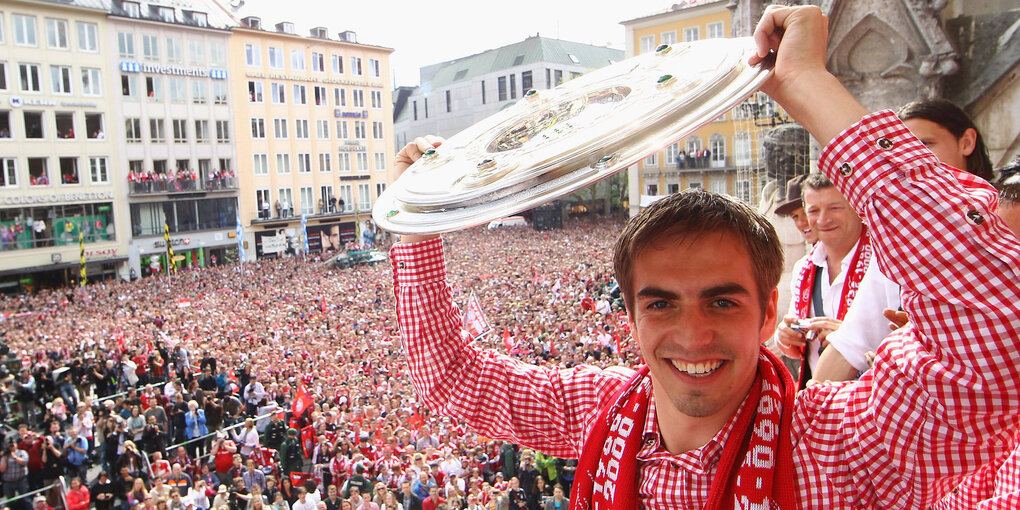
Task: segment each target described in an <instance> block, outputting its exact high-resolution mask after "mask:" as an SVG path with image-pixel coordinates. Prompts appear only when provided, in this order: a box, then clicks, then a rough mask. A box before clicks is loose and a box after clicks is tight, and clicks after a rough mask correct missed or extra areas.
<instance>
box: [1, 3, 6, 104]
mask: <svg viewBox="0 0 1020 510" xmlns="http://www.w3.org/2000/svg"><path fill="white" fill-rule="evenodd" d="M3 21H4V20H3V17H0V23H3ZM0 90H7V62H0Z"/></svg>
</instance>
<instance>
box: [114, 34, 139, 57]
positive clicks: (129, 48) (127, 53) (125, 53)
mask: <svg viewBox="0 0 1020 510" xmlns="http://www.w3.org/2000/svg"><path fill="white" fill-rule="evenodd" d="M117 50H118V51H119V52H120V58H135V36H134V34H132V33H130V32H117Z"/></svg>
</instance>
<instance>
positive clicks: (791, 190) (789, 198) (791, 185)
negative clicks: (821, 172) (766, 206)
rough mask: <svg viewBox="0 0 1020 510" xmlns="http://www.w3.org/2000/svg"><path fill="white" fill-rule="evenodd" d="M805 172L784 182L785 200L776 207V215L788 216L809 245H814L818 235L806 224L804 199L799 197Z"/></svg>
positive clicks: (805, 175)
mask: <svg viewBox="0 0 1020 510" xmlns="http://www.w3.org/2000/svg"><path fill="white" fill-rule="evenodd" d="M806 178H807V174H803V175H798V176H796V177H794V178H792V179H790V180H789V181H787V182H786V201H785V202H783V203H782V204H779V206H778V207H776V211H775V213H776V215H777V216H783V217H789V218H790V219H792V220H793V223H794V225H796V226H797V231H798V232H800V235H801V236H803V237H804V241H806V242H807V243H808V244H809V245H812V246H814V244H815V243H817V242H818V235H817V234H815V233H814V231H813V230H811V225H810V224H808V219H807V215H806V214H804V200H803V198H801V191H802V190H801V185H802V184H803V183H804V179H806Z"/></svg>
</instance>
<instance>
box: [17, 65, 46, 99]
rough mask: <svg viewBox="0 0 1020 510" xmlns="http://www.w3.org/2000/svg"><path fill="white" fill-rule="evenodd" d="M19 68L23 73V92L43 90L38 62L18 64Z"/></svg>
mask: <svg viewBox="0 0 1020 510" xmlns="http://www.w3.org/2000/svg"><path fill="white" fill-rule="evenodd" d="M18 70H19V71H20V74H21V91H22V92H40V91H41V90H42V85H41V83H40V80H39V65H38V64H18Z"/></svg>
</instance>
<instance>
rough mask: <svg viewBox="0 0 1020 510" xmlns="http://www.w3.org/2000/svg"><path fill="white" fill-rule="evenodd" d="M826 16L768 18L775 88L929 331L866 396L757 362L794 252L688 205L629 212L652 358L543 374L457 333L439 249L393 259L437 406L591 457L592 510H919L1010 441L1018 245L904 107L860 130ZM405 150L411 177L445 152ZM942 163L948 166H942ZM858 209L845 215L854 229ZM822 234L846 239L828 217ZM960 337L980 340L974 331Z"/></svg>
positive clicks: (1014, 412) (411, 338) (639, 312)
mask: <svg viewBox="0 0 1020 510" xmlns="http://www.w3.org/2000/svg"><path fill="white" fill-rule="evenodd" d="M827 25H828V24H827V20H826V18H825V17H824V16H823V15H822V14H821V11H820V10H819V9H818V8H817V7H779V6H775V5H773V6H769V8H768V9H767V10H766V11H765V14H764V16H763V18H762V21H761V22H760V23H759V25H758V29H757V30H756V32H755V35H756V37H755V40H756V42H757V44H758V50H759V51H758V54H759V55H760V57H759V58H764V57H765V56H766V54H767V53H769V52H770V51H775V52H776V54H777V55H776V66H775V75H774V76H773V77H772V78H771V79H770V80H769V82H767V83H766V84H765V86H764V87H763V90H764V91H765V92H767V93H768V94H770V95H771V96H772V97H773V98H774V99H776V100H777V101H778V102H779V103H780V104H781V105H782V106H783V107H784V109H785V110H786V111H787V112H789V113H790V115H792V116H793V117H794V118H795V119H797V120H798V121H799V122H801V124H803V125H804V126H805V127H806V128H807V129H808V130H809V132H811V133H812V135H813V136H814V137H815V138H816V139H817V140H819V141H820V142H822V143H823V144H826V145H827V146H826V149H825V151H824V152H823V153H822V158H821V160H820V167H821V170H822V171H823V172H824V173H825V175H826V176H827V177H828V178H829V179H831V180H832V182H833V183H834V184H835V188H834V191H837V193H839V194H842V195H843V196H845V197H848V198H849V200H848V203H849V204H851V206H852V207H853V209H854V210H856V212H857V213H858V214H859V215H860V217H861V218H864V220H865V222H866V223H867V224H868V227H869V230H870V231H871V232H873V237H872V242H873V243H874V246H875V247H876V250H875V256H876V257H877V258H878V263H879V267H880V268H881V270H882V271H883V273H885V274H889V275H890V277H892V278H895V280H896V281H897V283H899V284H900V285H901V286H902V287H903V302H904V305H905V308H906V309H907V311H908V312H910V314H911V317H912V318H915V321H914V322H913V323H912V324H911V325H910V326H907V327H905V328H901V329H899V330H897V331H896V332H893V333H892V334H891V335H890V336H889V338H887V339H886V341H885V343H884V344H883V346H882V348H881V349H879V352H878V353H877V357H876V359H875V364H874V367H873V369H872V370H871V371H869V372H868V373H866V374H865V375H864V376H862V377H861V378H860V379H858V380H857V381H853V382H848V383H843V384H840V385H828V384H820V385H815V386H812V387H811V388H808V389H807V390H805V391H803V392H801V393H800V394H799V395H798V396H797V400H796V402H795V401H794V397H793V390H794V388H793V386H794V385H793V381H792V380H791V379H790V377H789V374H787V373H786V372H785V369H784V368H782V366H781V365H780V364H779V362H778V360H777V359H776V358H775V357H774V356H772V355H771V354H769V353H768V352H767V351H766V350H764V349H762V348H761V347H760V344H761V342H763V341H764V340H765V339H766V338H767V337H768V335H769V334H770V333H771V332H772V330H773V328H774V327H775V322H776V301H777V294H778V293H777V291H776V289H775V287H776V285H777V284H778V282H779V275H780V271H781V268H782V255H781V248H780V244H779V241H778V239H777V236H776V233H775V231H774V229H773V228H772V226H771V225H770V224H769V223H768V221H767V220H766V219H765V218H764V217H762V216H760V215H758V214H757V213H756V212H754V211H753V210H751V209H750V208H748V207H747V206H745V205H742V204H739V203H737V202H736V201H734V200H732V199H730V198H727V197H725V196H721V195H716V194H713V193H710V192H705V191H701V190H687V191H684V192H681V193H678V194H675V195H672V196H670V197H666V198H664V199H662V200H659V201H658V202H656V203H655V204H653V205H652V206H650V207H648V208H647V209H645V210H644V211H642V212H641V213H640V214H639V215H638V216H637V217H635V218H633V219H632V220H631V221H630V222H629V223H628V225H627V226H626V227H625V229H624V231H623V232H622V233H621V234H620V237H619V238H618V240H617V243H616V247H615V253H614V269H615V271H616V277H617V281H618V282H619V284H620V287H621V290H622V292H623V295H624V297H625V300H626V301H627V304H628V312H629V320H630V324H631V331H632V333H633V336H634V341H636V342H637V344H638V346H639V348H640V351H641V355H642V358H643V361H644V364H643V365H640V366H638V367H635V368H634V369H629V368H623V367H613V368H609V369H606V370H602V369H599V368H597V367H594V366H583V365H582V366H577V367H574V368H571V369H564V370H554V369H550V368H546V367H539V366H534V365H528V364H525V363H522V362H520V361H517V360H514V359H512V358H509V357H507V356H504V355H502V354H500V353H497V352H493V351H486V350H483V349H481V348H480V347H478V346H477V345H475V344H474V343H473V342H472V341H471V340H470V338H469V337H468V335H467V334H466V333H465V332H464V331H463V330H462V319H461V315H460V313H459V311H458V310H457V309H456V307H455V305H454V302H453V297H452V295H453V294H452V289H451V286H450V285H449V284H448V283H447V281H446V270H445V268H446V265H445V259H444V254H443V243H442V240H441V239H439V238H438V236H405V237H404V238H402V239H401V242H400V243H398V244H397V245H395V246H394V248H393V249H392V252H391V255H392V256H391V260H392V262H393V268H394V269H393V275H394V287H395V294H396V305H397V317H398V321H399V324H400V335H401V341H402V342H403V346H404V352H405V353H406V356H407V358H408V365H409V370H410V375H411V380H412V382H413V383H414V385H415V388H416V390H417V391H418V393H419V395H420V397H421V398H422V400H423V402H425V403H426V404H427V405H428V406H429V407H430V408H431V409H433V410H434V411H436V412H437V413H440V414H444V415H449V416H455V417H457V418H459V419H461V420H464V421H465V422H466V423H468V424H470V425H471V426H472V427H473V428H474V429H475V430H476V431H477V432H478V433H480V434H482V435H485V436H487V437H491V438H494V439H503V440H508V441H514V442H517V443H521V444H524V445H527V446H529V447H532V448H535V449H538V450H540V451H542V452H543V453H546V454H551V455H555V456H558V457H565V458H576V457H580V460H579V462H578V467H577V473H576V477H575V480H574V486H573V488H572V490H571V494H570V501H571V507H572V508H573V509H575V510H576V509H587V508H600V509H602V508H606V509H608V508H612V509H627V510H629V509H632V508H657V509H658V508H707V509H710V510H715V509H720V508H783V509H793V508H801V509H808V508H825V509H842V508H926V507H928V506H930V505H932V504H934V503H935V502H937V501H938V500H939V499H940V498H941V497H942V496H944V495H945V494H946V493H947V492H948V491H949V490H950V489H951V488H952V487H953V486H954V482H957V481H958V480H960V479H961V478H962V477H963V476H966V475H967V474H969V473H973V472H975V471H976V470H978V469H979V468H981V466H982V465H984V464H986V463H987V462H989V461H990V460H992V459H995V458H999V457H1001V456H1002V455H1004V454H1006V453H1008V452H1009V451H1010V450H1011V449H1012V447H1013V438H1014V434H1013V430H1012V429H1011V428H1012V427H1016V424H1017V421H1018V420H1017V419H1018V416H1020V396H1018V395H1017V392H1016V387H1017V386H1018V385H1020V368H1018V367H1020V350H1018V349H1016V347H1015V344H1016V340H1017V333H1016V332H1017V331H1018V330H1020V289H1018V288H1017V286H1016V285H1015V283H1014V282H1015V281H1016V279H1017V278H1018V275H1017V271H1018V270H1017V268H1018V267H1020V243H1018V241H1017V239H1016V237H1014V236H1013V235H1012V234H1009V233H1008V231H1007V230H1006V227H1005V226H1004V225H1003V223H1002V221H1001V220H1000V219H999V218H997V217H996V216H995V213H994V211H995V207H996V204H995V200H994V199H995V192H994V190H992V189H991V188H990V187H988V186H987V184H986V183H984V182H983V181H980V180H979V179H976V178H973V177H972V176H970V175H968V174H962V173H959V172H955V171H933V170H934V169H936V167H939V166H940V163H939V161H938V160H937V159H936V158H935V157H934V156H933V155H932V154H931V152H930V151H928V150H927V149H926V148H925V147H924V145H923V144H922V143H921V142H920V141H918V140H917V138H915V137H914V136H913V135H912V134H911V133H910V131H909V130H908V129H907V128H906V127H905V126H904V125H903V123H902V122H901V121H900V120H899V119H898V118H897V117H896V116H895V115H894V114H893V113H892V112H880V113H876V114H867V112H866V111H865V110H864V109H863V107H861V106H860V104H858V103H857V102H856V100H855V99H854V98H853V97H852V96H851V95H850V94H849V93H848V92H847V91H846V90H845V89H844V88H842V86H841V85H840V84H839V82H838V81H837V80H836V78H835V77H834V76H832V75H831V74H829V73H828V71H826V69H825V48H826V35H827V34H826V32H827V30H826V27H827ZM436 142H437V140H434V139H418V140H416V141H415V142H414V143H412V144H408V146H406V147H405V148H404V149H403V150H402V151H401V153H400V154H399V155H398V156H397V158H396V160H395V166H396V167H397V168H398V170H399V169H403V168H406V167H407V165H409V164H410V163H411V162H412V161H414V160H416V159H417V158H418V157H420V156H421V154H422V153H423V152H424V151H425V150H427V149H430V148H433V147H435V146H436V145H437V143H436ZM944 169H945V167H942V168H940V170H944ZM852 214H853V211H847V212H846V216H849V215H852ZM818 224H819V226H820V229H819V230H820V231H819V236H820V237H822V235H823V234H822V232H824V231H828V230H833V231H836V230H844V231H845V230H848V229H850V228H851V226H850V225H848V224H846V223H841V224H840V225H839V226H835V225H830V224H829V223H827V222H823V221H822V220H821V219H819V221H818ZM963 335H965V336H963Z"/></svg>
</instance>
